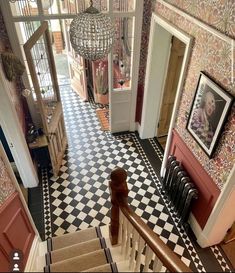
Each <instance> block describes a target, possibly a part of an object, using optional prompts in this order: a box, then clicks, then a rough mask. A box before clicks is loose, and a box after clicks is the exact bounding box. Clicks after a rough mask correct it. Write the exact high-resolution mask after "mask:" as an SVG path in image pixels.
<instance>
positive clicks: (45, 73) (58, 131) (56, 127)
mask: <svg viewBox="0 0 235 273" xmlns="http://www.w3.org/2000/svg"><path fill="white" fill-rule="evenodd" d="M24 51H25V56H26V60H27V64H28V67H29V71H30V75H31V79H32V84H33V87H34V96H35V98H34V100H35V104H36V105H35V106H36V108H38V110H39V112H40V115H41V119H42V124H43V133H44V135H45V136H46V140H47V144H48V151H49V154H50V159H51V165H52V169H53V173H54V176H57V174H58V172H59V168H60V166H61V163H62V158H63V155H64V152H65V148H66V145H67V137H66V132H65V125H64V116H63V110H62V104H61V98H60V91H59V86H58V81H57V74H56V68H55V62H54V56H53V52H52V47H51V42H50V34H49V31H48V22H47V21H44V22H43V23H42V24H41V26H40V27H39V28H38V29H37V30H36V31H35V32H34V33H33V35H32V36H31V37H30V38H29V40H28V41H27V42H26V43H25V44H24Z"/></svg>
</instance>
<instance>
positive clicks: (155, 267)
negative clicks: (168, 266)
mask: <svg viewBox="0 0 235 273" xmlns="http://www.w3.org/2000/svg"><path fill="white" fill-rule="evenodd" d="M161 269H162V262H161V261H160V259H158V257H157V256H155V259H154V263H153V272H160V271H161Z"/></svg>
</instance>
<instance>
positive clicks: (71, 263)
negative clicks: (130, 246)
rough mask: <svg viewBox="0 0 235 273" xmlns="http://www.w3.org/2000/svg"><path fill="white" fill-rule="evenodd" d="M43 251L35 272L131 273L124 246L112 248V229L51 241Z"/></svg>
mask: <svg viewBox="0 0 235 273" xmlns="http://www.w3.org/2000/svg"><path fill="white" fill-rule="evenodd" d="M39 249H40V250H39V257H38V258H37V262H36V265H35V268H34V270H33V271H35V272H43V271H44V272H118V271H122V272H123V271H125V272H128V271H129V268H128V263H127V261H125V260H124V259H125V258H124V257H123V256H122V255H120V253H121V247H120V246H114V247H113V246H112V245H111V242H110V240H109V228H108V226H102V227H95V228H94V227H92V228H88V229H85V230H81V231H77V232H74V233H68V234H65V235H61V236H58V237H53V238H50V239H48V240H47V241H45V242H42V243H41V245H40V247H39ZM114 261H115V262H114Z"/></svg>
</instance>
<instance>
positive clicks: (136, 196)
mask: <svg viewBox="0 0 235 273" xmlns="http://www.w3.org/2000/svg"><path fill="white" fill-rule="evenodd" d="M61 95H62V102H63V108H64V116H65V124H66V129H67V135H68V149H67V150H66V153H65V156H64V159H63V164H62V166H61V168H60V172H59V176H58V177H57V178H53V177H52V175H51V173H50V172H49V171H47V170H45V169H44V170H43V174H42V180H43V187H42V188H43V197H44V220H45V221H44V222H45V238H48V237H50V236H58V235H61V234H64V233H67V232H74V231H76V230H79V229H85V228H87V227H90V226H97V225H108V224H109V221H110V218H109V210H110V205H111V204H110V200H109V199H110V198H109V197H110V195H109V190H108V181H109V176H110V173H111V171H112V170H113V169H114V168H115V167H116V166H119V167H123V168H124V169H125V170H126V171H127V172H128V187H129V191H130V192H129V204H131V206H132V207H133V209H134V210H135V212H136V213H137V214H138V215H139V216H141V217H142V219H144V221H145V222H146V223H147V224H148V225H149V226H150V227H151V228H152V229H153V230H154V231H155V232H156V233H157V234H158V235H159V236H160V238H161V239H162V240H163V241H164V242H165V243H167V245H168V246H169V247H170V248H171V249H172V250H174V251H175V252H176V253H177V254H178V255H179V256H180V257H181V259H182V260H183V261H184V262H185V263H186V264H187V265H189V266H190V268H191V269H192V270H193V271H199V272H206V271H217V272H219V271H230V268H229V266H228V264H227V263H226V261H225V259H224V258H223V255H222V254H221V252H220V251H219V249H218V248H217V249H216V254H215V252H214V251H212V250H214V249H212V248H211V249H210V250H209V251H210V257H211V259H212V260H211V263H210V264H213V270H209V269H211V267H210V266H208V265H207V263H206V262H205V261H203V260H202V259H201V258H200V255H199V254H198V253H197V252H198V251H197V250H196V249H195V242H192V240H191V239H190V238H189V236H188V235H187V233H186V231H185V230H184V228H182V227H181V226H180V224H179V219H178V218H177V216H176V214H175V213H174V210H173V208H172V207H171V205H170V204H169V202H168V201H167V199H165V198H164V197H163V196H161V194H160V192H159V189H160V182H159V179H158V173H157V172H156V168H154V167H153V165H152V163H151V162H150V161H149V159H148V156H147V154H146V153H145V150H144V145H143V143H142V142H141V140H140V139H139V138H138V135H137V134H136V133H126V134H121V135H118V136H112V135H111V134H109V133H107V132H103V131H101V130H100V124H99V121H98V119H97V116H96V113H95V105H94V104H93V102H90V103H89V102H82V101H81V100H80V99H79V97H78V96H77V94H75V93H74V92H73V91H72V90H71V89H70V87H69V86H67V87H65V86H64V87H63V88H62V90H61ZM148 142H149V144H150V145H151V146H152V149H153V152H154V151H155V152H156V158H157V160H158V162H161V160H162V150H161V149H160V148H159V147H158V144H157V143H156V141H155V140H154V139H150V140H148ZM48 177H49V178H48Z"/></svg>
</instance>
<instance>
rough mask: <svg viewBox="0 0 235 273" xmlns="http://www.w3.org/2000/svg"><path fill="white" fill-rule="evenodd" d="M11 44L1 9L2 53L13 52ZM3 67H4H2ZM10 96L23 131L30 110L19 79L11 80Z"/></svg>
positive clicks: (0, 46) (0, 49)
mask: <svg viewBox="0 0 235 273" xmlns="http://www.w3.org/2000/svg"><path fill="white" fill-rule="evenodd" d="M11 51H12V50H11V45H10V42H9V39H8V34H7V31H6V28H5V24H4V20H3V16H2V12H1V9H0V53H3V52H11ZM0 69H2V68H0ZM10 87H11V88H10V90H8V92H10V98H11V100H12V103H13V105H14V107H15V109H16V112H17V116H18V118H19V121H20V124H21V127H22V130H23V132H25V130H26V122H25V119H26V117H27V118H28V115H29V112H28V107H27V104H26V101H25V99H24V98H23V97H22V96H21V94H20V93H21V88H20V83H19V82H18V81H12V82H10Z"/></svg>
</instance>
